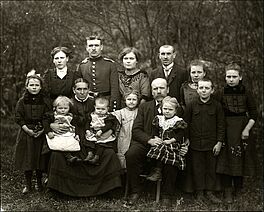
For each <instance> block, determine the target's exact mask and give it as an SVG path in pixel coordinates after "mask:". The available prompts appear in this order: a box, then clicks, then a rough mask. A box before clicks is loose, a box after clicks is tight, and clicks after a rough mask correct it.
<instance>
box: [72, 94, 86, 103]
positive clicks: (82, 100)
mask: <svg viewBox="0 0 264 212" xmlns="http://www.w3.org/2000/svg"><path fill="white" fill-rule="evenodd" d="M74 98H75V99H76V100H77V101H78V102H85V101H86V100H87V99H89V95H87V97H86V98H85V99H79V98H78V97H77V96H76V95H75V96H74Z"/></svg>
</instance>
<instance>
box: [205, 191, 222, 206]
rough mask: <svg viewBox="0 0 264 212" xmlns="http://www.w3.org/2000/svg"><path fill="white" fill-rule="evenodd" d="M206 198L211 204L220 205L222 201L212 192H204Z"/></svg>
mask: <svg viewBox="0 0 264 212" xmlns="http://www.w3.org/2000/svg"><path fill="white" fill-rule="evenodd" d="M206 195H207V198H208V199H209V200H210V201H211V202H212V203H213V204H220V203H222V200H221V199H219V198H218V197H216V196H215V195H214V194H213V192H211V191H207V192H206Z"/></svg>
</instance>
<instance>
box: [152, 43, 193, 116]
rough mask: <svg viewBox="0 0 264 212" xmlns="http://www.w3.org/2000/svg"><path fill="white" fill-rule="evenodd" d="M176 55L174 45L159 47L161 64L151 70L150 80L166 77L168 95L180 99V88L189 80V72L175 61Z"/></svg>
mask: <svg viewBox="0 0 264 212" xmlns="http://www.w3.org/2000/svg"><path fill="white" fill-rule="evenodd" d="M175 57H176V51H175V49H174V47H173V46H171V45H163V46H161V47H160V48H159V59H160V61H161V66H159V67H157V69H155V70H154V71H153V72H151V73H150V77H149V78H150V82H152V81H153V80H154V79H156V78H164V79H166V80H167V83H168V87H169V93H168V95H169V96H171V97H175V98H176V99H177V100H178V101H179V100H180V88H181V85H182V83H184V82H185V81H187V80H188V72H187V71H185V70H183V69H182V68H181V67H180V66H178V65H177V64H175V63H174V60H175ZM181 112H182V111H181ZM178 115H182V114H178Z"/></svg>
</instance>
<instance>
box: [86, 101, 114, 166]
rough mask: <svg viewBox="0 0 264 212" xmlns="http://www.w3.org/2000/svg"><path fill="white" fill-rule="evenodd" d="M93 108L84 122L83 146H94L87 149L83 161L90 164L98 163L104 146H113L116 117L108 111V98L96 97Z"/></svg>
mask: <svg viewBox="0 0 264 212" xmlns="http://www.w3.org/2000/svg"><path fill="white" fill-rule="evenodd" d="M94 108H95V110H94V112H92V113H91V114H90V115H89V117H88V122H87V123H86V135H85V137H86V140H87V141H88V142H85V143H84V146H86V147H88V148H94V149H95V150H94V152H93V151H88V154H87V157H86V158H85V159H84V161H88V162H89V163H90V164H94V165H100V162H99V161H100V157H102V155H103V151H104V148H114V141H115V140H116V136H115V135H114V132H115V130H116V128H117V123H118V121H117V119H116V117H115V116H114V115H112V114H111V113H109V112H108V110H109V100H108V99H106V98H104V97H98V98H96V99H95V106H94ZM107 131H112V133H111V134H110V135H109V136H108V137H107V138H105V137H102V135H103V134H104V133H105V132H107Z"/></svg>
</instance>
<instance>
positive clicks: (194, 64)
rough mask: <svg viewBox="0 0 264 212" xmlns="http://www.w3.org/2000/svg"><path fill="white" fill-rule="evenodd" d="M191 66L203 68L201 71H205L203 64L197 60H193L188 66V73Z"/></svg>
mask: <svg viewBox="0 0 264 212" xmlns="http://www.w3.org/2000/svg"><path fill="white" fill-rule="evenodd" d="M192 66H201V67H203V70H204V69H205V64H204V63H203V62H202V61H201V60H198V59H195V60H192V61H191V62H190V63H189V65H188V71H189V72H190V71H191V67H192ZM204 72H205V73H206V71H205V70H204Z"/></svg>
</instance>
